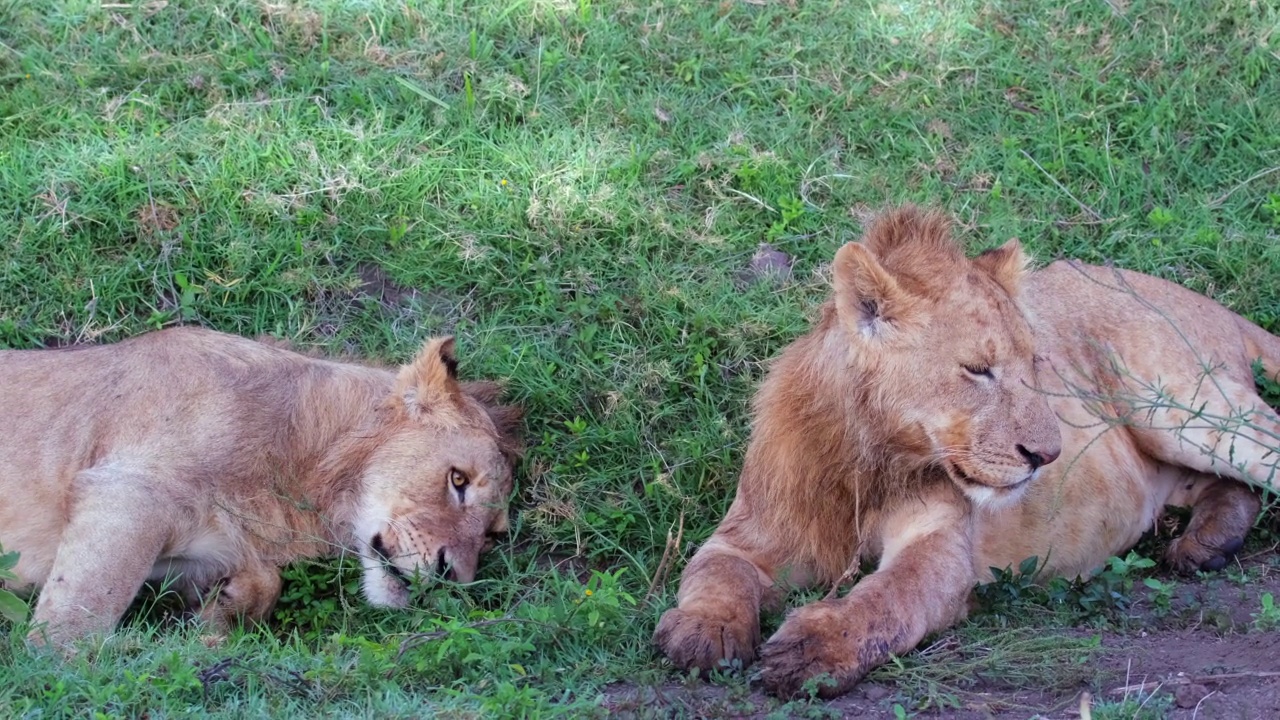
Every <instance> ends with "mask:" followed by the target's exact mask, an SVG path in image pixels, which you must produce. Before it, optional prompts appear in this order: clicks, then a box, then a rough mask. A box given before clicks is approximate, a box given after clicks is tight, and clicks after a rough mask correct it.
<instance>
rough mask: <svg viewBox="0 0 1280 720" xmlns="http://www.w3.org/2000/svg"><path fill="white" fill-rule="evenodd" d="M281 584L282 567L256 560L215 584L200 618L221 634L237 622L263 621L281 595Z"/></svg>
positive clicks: (216, 633) (205, 600) (205, 601)
mask: <svg viewBox="0 0 1280 720" xmlns="http://www.w3.org/2000/svg"><path fill="white" fill-rule="evenodd" d="M280 588H281V581H280V570H279V568H276V567H273V566H271V565H267V564H265V563H262V562H257V561H254V562H252V563H250V564H248V565H246V566H244V567H242V568H240V569H239V570H237V571H236V572H235V573H232V574H231V575H229V576H227V577H225V578H223V579H222V580H220V581H219V582H218V583H216V584H215V587H214V588H213V589H212V591H211V592H210V593H209V595H208V596H206V597H205V598H204V604H203V606H202V607H201V608H200V618H201V619H202V620H204V621H205V623H206V624H208V626H209V628H210V629H211V630H212V631H213V632H214V634H215V635H218V636H222V635H225V634H226V632H227V631H228V630H230V629H231V626H232V625H233V624H234V623H236V622H261V621H264V620H266V619H267V617H268V616H270V614H271V610H272V609H273V608H275V605H276V601H277V600H279V599H280Z"/></svg>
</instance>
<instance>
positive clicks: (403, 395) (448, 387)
mask: <svg viewBox="0 0 1280 720" xmlns="http://www.w3.org/2000/svg"><path fill="white" fill-rule="evenodd" d="M439 342H440V341H433V343H439ZM441 357H442V353H441V348H439V347H434V346H433V344H432V343H428V346H427V347H426V348H425V349H424V350H423V351H422V354H421V355H419V357H418V359H417V360H415V361H414V363H413V364H411V365H408V366H406V367H405V368H403V369H402V370H401V374H400V380H399V383H398V385H397V388H396V390H395V391H394V393H393V395H392V398H391V400H390V402H389V403H388V404H389V406H390V407H389V408H388V409H389V412H391V413H392V414H393V416H394V419H393V425H392V429H391V430H390V431H389V434H388V435H387V437H386V440H385V441H384V442H382V443H380V444H379V445H378V447H377V449H376V450H375V451H374V453H373V455H372V457H371V458H370V461H369V464H368V466H367V468H366V471H365V478H364V491H363V496H362V498H361V500H360V509H359V511H358V516H357V520H356V523H355V525H356V527H355V533H356V538H355V541H356V544H357V546H358V547H360V549H361V560H362V564H363V566H364V583H363V586H364V591H365V596H366V597H367V598H368V599H369V601H370V602H372V603H374V604H376V605H384V606H392V607H403V606H404V605H405V604H407V603H408V601H409V588H408V581H409V580H410V578H413V577H415V576H417V577H442V578H448V579H451V580H456V581H459V582H471V581H472V580H473V579H475V574H476V567H477V565H478V564H479V561H480V554H481V552H482V551H484V550H486V549H487V548H488V546H489V545H491V544H492V536H493V535H495V534H502V533H506V531H507V526H508V523H507V502H508V499H509V498H510V496H511V492H512V458H513V454H512V448H511V442H510V428H509V427H506V426H508V425H511V424H513V423H514V422H515V421H516V420H517V418H518V416H517V414H516V413H514V412H513V411H512V410H511V409H510V408H494V407H490V406H488V405H487V404H486V402H485V399H486V398H484V397H480V398H477V397H476V396H474V395H473V394H471V393H470V392H467V391H466V390H464V388H463V387H462V386H460V385H459V384H458V383H457V381H456V379H455V378H454V376H453V370H452V368H453V367H454V365H453V361H452V344H451V342H450V343H449V346H448V347H447V348H445V349H444V353H443V357H444V358H445V359H444V360H443V361H442V360H441ZM468 388H469V389H472V390H475V387H474V386H468ZM492 390H493V389H492V388H481V389H480V390H479V392H480V393H481V394H482V395H484V394H492ZM500 425H501V426H503V427H499V426H500Z"/></svg>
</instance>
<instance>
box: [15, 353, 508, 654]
mask: <svg viewBox="0 0 1280 720" xmlns="http://www.w3.org/2000/svg"><path fill="white" fill-rule="evenodd" d="M456 367H457V364H456V361H455V360H454V357H453V340H452V339H451V338H444V339H434V340H431V341H429V342H427V343H426V345H425V346H424V347H423V349H422V351H421V353H420V354H419V355H418V357H417V358H416V359H415V360H414V361H413V362H412V363H410V364H409V365H406V366H404V367H403V368H401V369H400V371H399V373H396V372H393V371H390V370H383V369H378V368H372V367H365V366H361V365H354V364H347V363H338V362H331V361H325V360H320V359H313V358H308V357H304V356H302V355H298V354H296V353H292V352H289V351H287V350H284V349H281V348H279V347H273V346H269V345H266V344H261V343H257V342H253V341H250V340H245V339H243V338H239V337H235V336H231V335H223V334H220V333H215V332H211V331H208V330H199V329H189V328H183V329H173V330H165V331H162V332H156V333H151V334H148V335H144V336H141V337H138V338H134V339H132V340H129V341H126V342H121V343H119V344H115V345H105V346H95V347H77V348H67V349H61V350H41V351H5V352H0V545H2V546H3V547H4V548H5V549H6V550H17V551H19V552H20V553H21V558H20V560H19V563H18V566H17V568H16V573H17V575H18V578H19V581H18V583H17V587H18V588H19V589H24V588H25V589H28V590H32V589H39V590H40V599H39V602H38V603H37V605H36V608H35V613H34V617H33V630H32V632H31V639H32V640H33V641H34V642H37V643H40V642H44V641H48V642H51V643H55V644H58V645H65V644H67V643H69V642H70V641H73V640H75V639H77V638H80V637H82V636H84V635H86V634H89V633H94V632H102V631H109V630H110V629H111V628H113V627H114V626H115V624H116V622H117V621H118V620H119V619H120V617H121V615H122V614H123V613H124V611H125V610H126V609H127V608H128V606H129V604H130V602H131V601H132V600H133V598H134V596H135V595H136V594H137V592H138V590H139V588H140V587H141V585H142V584H143V582H144V581H147V580H153V581H156V580H161V579H164V578H170V579H175V580H176V583H177V587H178V588H179V589H180V591H181V593H182V595H183V596H184V597H185V598H186V599H187V600H188V601H189V602H191V603H193V604H195V605H197V606H199V607H200V616H201V617H202V618H203V619H205V620H206V621H207V622H209V623H210V624H211V625H212V626H213V627H214V628H215V629H219V630H221V629H225V628H226V627H227V626H228V624H229V623H230V622H231V621H232V619H233V618H236V617H242V618H244V619H249V620H258V619H262V618H264V617H266V616H267V614H268V613H269V612H270V611H271V608H272V606H273V605H274V604H275V601H276V599H277V598H278V597H279V595H280V575H279V570H278V568H279V567H280V566H282V565H284V564H285V563H289V562H292V561H294V560H297V559H299V558H304V557H319V556H329V555H336V554H338V553H342V552H352V553H355V554H357V555H359V557H360V559H361V562H362V564H363V566H364V578H363V580H364V581H363V589H364V594H365V596H366V597H367V598H368V599H369V601H370V602H372V603H374V604H377V605H385V606H396V607H398V606H403V605H405V604H406V603H407V602H408V599H409V591H408V588H407V586H406V580H407V579H408V578H409V577H410V576H411V575H413V574H414V573H417V572H419V571H434V572H437V573H443V574H447V575H448V576H449V577H452V578H454V579H456V580H459V581H462V582H469V581H471V580H472V579H473V577H474V576H475V571H476V564H477V562H478V559H479V555H480V552H481V549H482V547H483V546H484V545H485V543H486V537H487V534H488V533H494V532H505V530H506V527H507V516H506V503H507V499H508V495H509V493H510V492H511V487H512V484H511V483H512V480H511V465H512V461H513V457H512V456H513V453H514V452H515V451H516V449H517V448H516V445H515V441H514V436H513V434H512V433H513V429H514V425H515V424H516V423H517V422H518V420H519V411H518V410H517V409H515V408H511V407H506V406H495V405H493V404H492V403H493V401H494V400H495V398H496V396H497V393H498V388H497V386H496V385H493V384H490V383H471V384H466V385H460V384H459V383H458V381H457V378H456V374H455V372H456V371H455V369H456Z"/></svg>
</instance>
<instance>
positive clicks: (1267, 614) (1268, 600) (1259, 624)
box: [1252, 593, 1280, 630]
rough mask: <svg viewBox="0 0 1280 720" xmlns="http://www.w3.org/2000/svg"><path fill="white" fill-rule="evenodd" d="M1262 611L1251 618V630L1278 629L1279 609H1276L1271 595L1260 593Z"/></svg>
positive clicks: (1273, 597)
mask: <svg viewBox="0 0 1280 720" xmlns="http://www.w3.org/2000/svg"><path fill="white" fill-rule="evenodd" d="M1259 602H1261V604H1262V609H1261V610H1259V611H1258V612H1256V613H1252V616H1253V628H1254V629H1255V630H1275V629H1277V628H1280V607H1276V598H1275V596H1274V595H1272V594H1271V593H1262V597H1261V598H1259Z"/></svg>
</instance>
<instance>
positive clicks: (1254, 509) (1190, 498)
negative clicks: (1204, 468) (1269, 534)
mask: <svg viewBox="0 0 1280 720" xmlns="http://www.w3.org/2000/svg"><path fill="white" fill-rule="evenodd" d="M1170 503H1171V504H1174V505H1184V506H1190V507H1191V522H1190V523H1189V524H1188V525H1187V528H1186V530H1185V531H1183V533H1182V535H1181V536H1179V537H1178V538H1177V539H1176V540H1174V541H1173V542H1172V543H1171V544H1170V545H1169V549H1168V550H1167V551H1166V552H1165V561H1166V562H1167V563H1168V564H1169V565H1170V566H1172V567H1173V568H1174V569H1176V570H1178V571H1180V572H1184V573H1193V572H1195V571H1197V570H1221V569H1222V568H1223V567H1224V566H1226V564H1227V562H1228V561H1230V560H1231V558H1232V557H1234V556H1235V554H1236V553H1237V552H1239V551H1240V548H1241V547H1242V546H1244V538H1245V535H1246V534H1247V533H1248V532H1249V530H1250V529H1251V528H1252V527H1253V523H1254V521H1255V520H1256V519H1257V517H1258V512H1259V511H1260V510H1261V509H1262V500H1261V498H1259V497H1258V493H1257V492H1256V491H1255V490H1253V489H1252V488H1250V487H1249V486H1247V485H1245V484H1244V483H1240V482H1236V481H1235V480H1227V479H1224V478H1220V477H1217V476H1214V475H1206V474H1203V473H1194V472H1193V473H1186V474H1185V477H1184V478H1182V479H1181V480H1180V483H1179V487H1178V489H1177V491H1175V493H1174V495H1173V497H1171V498H1170Z"/></svg>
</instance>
